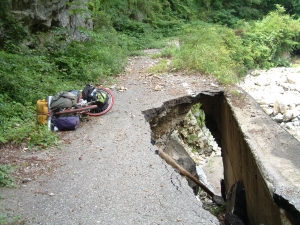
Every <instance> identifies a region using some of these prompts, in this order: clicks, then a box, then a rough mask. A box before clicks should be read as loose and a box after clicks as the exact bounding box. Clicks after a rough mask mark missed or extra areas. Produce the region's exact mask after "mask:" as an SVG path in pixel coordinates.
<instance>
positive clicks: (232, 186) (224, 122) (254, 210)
mask: <svg viewBox="0 0 300 225" xmlns="http://www.w3.org/2000/svg"><path fill="white" fill-rule="evenodd" d="M199 102H200V103H201V105H202V108H203V110H204V112H205V115H206V116H207V117H209V118H210V120H213V124H215V127H214V128H215V129H217V133H218V137H216V140H217V142H218V145H219V146H220V147H221V149H222V158H223V166H224V187H225V190H224V196H223V198H224V199H226V200H227V204H226V205H227V208H226V212H227V214H228V215H232V214H233V215H235V216H238V217H239V218H240V219H241V220H242V221H243V222H244V223H245V224H253V225H254V224H264V225H267V224H270V225H273V224H300V211H299V210H300V155H299V150H300V147H299V146H300V143H299V142H298V141H297V140H296V139H295V138H293V137H292V136H291V135H290V134H288V133H287V132H286V131H285V130H283V129H282V128H281V127H280V126H278V125H277V124H276V123H275V122H274V121H272V119H271V118H270V117H268V115H266V114H265V113H264V112H263V110H262V109H261V108H260V106H259V105H258V104H257V103H256V102H255V101H254V100H253V99H252V98H251V97H250V96H248V95H247V94H245V93H239V94H235V95H230V94H226V95H225V94H224V93H223V92H222V91H215V92H211V91H208V92H201V93H199V94H198V95H196V96H184V97H181V98H178V99H173V100H171V101H168V102H165V103H164V104H163V105H162V106H161V107H158V108H153V109H149V110H146V111H144V112H143V113H144V116H145V118H146V120H147V121H148V122H149V124H150V126H151V130H152V141H153V143H154V142H156V141H159V142H160V145H161V142H162V141H165V142H167V141H168V137H170V135H171V133H172V132H173V130H174V129H175V128H176V126H178V125H179V124H180V123H181V122H182V121H183V119H184V117H185V116H186V114H187V113H188V111H189V110H190V109H191V108H192V106H193V105H195V104H197V103H199ZM163 149H164V148H163ZM171 156H172V154H171ZM175 160H176V159H175ZM177 161H178V160H177ZM194 190H195V189H194Z"/></svg>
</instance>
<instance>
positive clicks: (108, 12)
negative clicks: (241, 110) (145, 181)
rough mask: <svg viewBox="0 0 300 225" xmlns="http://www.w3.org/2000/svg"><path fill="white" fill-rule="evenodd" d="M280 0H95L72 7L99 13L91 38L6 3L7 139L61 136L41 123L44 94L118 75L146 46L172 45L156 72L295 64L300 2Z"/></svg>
mask: <svg viewBox="0 0 300 225" xmlns="http://www.w3.org/2000/svg"><path fill="white" fill-rule="evenodd" d="M274 2H275V0H274V1H273V0H271V1H270V0H255V1H253V0H247V1H241V0H231V1H223V0H217V1H211V0H206V1H202V2H199V1H196V0H184V1H178V0H150V1H146V0H130V1H119V0H113V1H108V0H90V1H89V2H88V10H81V12H80V10H78V11H75V10H74V11H72V13H74V14H75V13H77V14H80V13H83V12H84V13H89V14H90V15H91V16H92V21H93V30H92V31H91V30H84V29H82V30H81V32H82V33H84V34H85V36H86V39H85V40H84V41H76V40H73V39H72V38H70V37H69V33H68V31H67V30H64V29H62V28H55V29H54V28H53V29H52V30H50V31H48V32H42V31H38V30H35V31H34V32H31V31H30V29H29V30H24V29H23V26H22V25H21V24H19V23H18V22H17V21H16V20H15V19H14V18H13V17H12V16H11V15H10V13H9V5H8V4H6V3H4V2H1V3H0V28H1V29H0V79H1V83H0V144H5V143H8V142H13V143H16V144H20V143H25V144H27V146H29V147H31V148H33V147H34V148H37V147H38V148H45V147H47V146H49V145H52V144H57V143H58V137H57V135H55V134H53V133H52V132H49V131H48V130H47V129H46V128H45V127H44V126H41V125H38V124H37V123H36V112H35V105H36V101H37V100H38V99H44V98H46V96H48V95H54V94H56V93H57V92H59V91H62V90H71V89H82V88H83V87H84V85H85V84H86V83H89V82H92V83H94V84H99V83H103V82H105V81H108V80H113V78H114V75H116V74H119V73H122V71H124V67H125V66H126V63H127V58H128V57H129V56H132V55H141V54H142V53H141V52H140V50H142V49H145V48H164V49H163V50H162V52H161V54H160V55H155V56H153V57H159V58H160V59H161V61H160V63H159V64H158V65H157V66H156V67H153V68H151V71H152V72H156V73H165V72H170V71H174V70H184V71H185V72H186V74H188V73H193V72H195V71H197V72H201V73H202V74H207V75H212V76H215V77H216V78H217V79H218V80H219V81H220V82H221V83H223V84H230V83H234V82H236V81H238V79H239V78H240V77H241V76H243V75H244V74H245V72H246V71H248V70H249V69H253V68H270V67H273V66H282V65H288V64H289V58H288V57H285V56H286V55H288V53H291V52H292V51H293V49H297V48H299V47H300V45H299V41H300V23H299V21H300V20H299V19H298V18H299V13H300V6H299V4H298V1H296V0H288V1H281V2H278V1H276V2H277V3H280V4H282V6H283V7H284V8H286V9H287V10H288V12H289V13H291V14H287V13H286V12H285V10H284V8H283V7H282V6H278V5H277V6H275V5H274V4H275V3H274ZM72 4H76V1H75V2H74V1H73V2H72ZM170 40H176V41H178V43H179V44H177V42H175V41H170ZM168 42H170V43H171V44H166V43H168ZM198 123H203V121H200V120H199V121H198Z"/></svg>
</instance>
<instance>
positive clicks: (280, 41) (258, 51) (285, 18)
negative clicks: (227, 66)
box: [240, 6, 300, 68]
mask: <svg viewBox="0 0 300 225" xmlns="http://www.w3.org/2000/svg"><path fill="white" fill-rule="evenodd" d="M284 12H285V10H284V8H283V7H281V6H277V10H276V11H273V12H270V13H269V14H268V15H267V16H266V17H265V18H263V19H262V20H261V21H255V22H252V23H246V22H243V23H242V25H241V26H240V27H241V29H243V30H244V32H243V33H242V38H243V45H244V46H245V47H246V48H247V49H248V56H247V58H246V59H245V62H244V63H245V65H246V66H247V68H258V67H261V68H270V67H275V66H287V65H289V62H288V59H286V58H285V57H284V54H286V53H290V52H292V50H293V48H294V46H296V45H297V44H298V43H299V40H300V20H299V19H298V20H295V19H293V17H291V16H290V15H287V14H284Z"/></svg>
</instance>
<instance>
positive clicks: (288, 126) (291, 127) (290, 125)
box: [285, 123, 295, 130]
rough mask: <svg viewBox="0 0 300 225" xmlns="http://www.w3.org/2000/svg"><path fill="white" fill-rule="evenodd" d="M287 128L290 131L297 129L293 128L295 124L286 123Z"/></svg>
mask: <svg viewBox="0 0 300 225" xmlns="http://www.w3.org/2000/svg"><path fill="white" fill-rule="evenodd" d="M285 127H286V128H287V129H289V130H294V129H295V127H294V126H293V123H286V124H285Z"/></svg>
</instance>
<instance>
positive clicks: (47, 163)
mask: <svg viewBox="0 0 300 225" xmlns="http://www.w3.org/2000/svg"><path fill="white" fill-rule="evenodd" d="M146 53H147V54H151V53H152V51H146ZM156 62H157V60H153V59H150V58H149V57H148V56H143V57H135V58H132V59H131V60H130V63H129V66H128V68H127V70H126V72H124V74H122V75H120V77H119V78H118V83H117V87H121V86H123V87H124V88H125V89H126V90H125V89H123V90H125V91H122V92H119V91H117V89H115V90H113V93H114V94H115V105H114V107H113V108H112V110H111V111H110V112H109V113H107V114H106V115H104V116H101V117H98V118H97V117H96V118H90V119H89V120H88V121H83V122H82V123H81V126H80V127H79V128H78V129H77V130H76V131H71V132H64V133H61V134H60V135H61V136H62V143H63V147H62V149H49V150H45V151H42V152H32V151H23V150H22V149H14V150H12V149H11V150H9V149H8V150H7V154H8V152H13V151H15V153H14V154H13V155H15V156H16V157H15V159H14V162H15V163H19V164H20V169H19V176H20V177H21V180H22V179H23V178H26V176H30V178H31V179H32V180H31V181H29V182H27V183H23V184H20V187H17V188H1V189H0V192H1V193H0V196H1V197H2V199H1V203H0V204H1V205H0V215H4V214H5V215H7V218H6V220H7V221H9V220H14V221H18V222H21V223H23V224H205V225H207V224H219V222H218V220H217V218H215V217H214V216H212V215H211V214H210V213H209V212H207V211H205V210H204V209H202V203H201V202H199V201H198V200H196V198H195V196H194V194H193V192H192V189H191V188H190V187H189V186H188V185H187V182H186V180H185V179H184V178H182V177H181V176H180V175H179V174H178V173H177V172H176V171H174V169H173V168H171V167H170V166H169V165H168V164H166V163H165V162H164V161H163V160H162V159H161V158H159V156H157V155H156V154H155V153H154V152H155V150H156V149H155V147H154V146H153V145H152V144H151V142H150V138H151V130H150V127H149V124H148V123H147V122H146V121H145V119H144V116H143V114H142V111H144V110H147V109H150V108H153V107H159V106H161V105H162V103H163V102H164V101H167V100H170V99H173V98H177V97H180V96H183V95H187V94H190V93H192V92H196V93H199V92H201V91H203V90H209V89H211V88H213V87H212V86H211V85H210V84H211V82H212V80H210V79H207V78H205V77H203V76H201V75H197V76H191V75H184V74H159V75H155V74H149V73H148V72H146V68H147V67H149V66H151V65H153V64H155V63H156ZM157 85H159V87H160V90H159V91H155V88H156V87H157ZM11 157H12V158H13V156H12V155H11ZM10 159H11V158H9V157H7V158H6V160H7V161H8V162H9V161H10ZM26 159H29V160H28V161H26ZM20 162H21V163H20Z"/></svg>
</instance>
